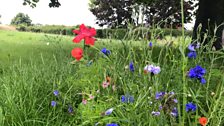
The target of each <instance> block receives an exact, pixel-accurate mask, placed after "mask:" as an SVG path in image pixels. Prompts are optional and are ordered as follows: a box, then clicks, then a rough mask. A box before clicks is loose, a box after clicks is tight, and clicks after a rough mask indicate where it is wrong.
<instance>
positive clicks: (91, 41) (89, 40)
mask: <svg viewBox="0 0 224 126" xmlns="http://www.w3.org/2000/svg"><path fill="white" fill-rule="evenodd" d="M94 42H95V38H93V37H85V44H86V45H94Z"/></svg>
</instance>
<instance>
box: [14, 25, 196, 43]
mask: <svg viewBox="0 0 224 126" xmlns="http://www.w3.org/2000/svg"><path fill="white" fill-rule="evenodd" d="M77 27H78V26H74V27H71V26H64V25H33V26H28V27H27V26H24V25H20V26H18V27H17V30H18V31H27V32H37V33H47V34H60V35H70V36H71V35H74V33H73V32H72V31H73V30H74V29H76V28H77ZM96 31H97V35H96V37H97V38H111V39H125V40H128V39H129V40H130V39H134V40H140V39H145V40H149V39H150V38H151V37H153V36H154V37H157V38H162V36H168V35H171V36H174V37H177V36H181V34H182V33H181V30H180V29H168V28H164V29H150V28H143V27H138V28H135V29H125V28H119V29H110V28H105V29H97V30H96ZM185 35H186V36H191V35H192V31H187V30H186V31H185Z"/></svg>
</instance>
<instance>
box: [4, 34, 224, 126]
mask: <svg viewBox="0 0 224 126" xmlns="http://www.w3.org/2000/svg"><path fill="white" fill-rule="evenodd" d="M72 39H73V37H67V36H56V35H45V34H34V33H27V32H15V31H2V30H0V92H1V95H0V125H4V126H11V125H16V126H17V125H18V126H30V125H34V126H39V125H40V126H42V125H44V126H45V125H49V126H61V125H63V126H69V125H74V126H77V125H86V126H92V125H94V124H95V123H97V122H99V125H98V126H101V125H102V126H104V125H105V124H108V123H112V122H114V123H118V124H119V126H147V125H150V126H169V125H172V126H175V125H176V126H179V125H182V126H183V125H186V126H196V125H200V124H199V123H198V119H199V117H201V116H205V117H207V118H209V125H211V126H214V125H215V126H218V125H220V126H222V125H224V123H223V122H224V116H223V115H224V104H223V103H224V99H223V93H224V85H223V84H224V77H223V71H224V70H223V62H222V59H223V53H221V52H211V51H208V52H203V51H201V50H198V51H197V52H198V56H197V58H196V59H188V58H186V57H184V56H183V55H185V53H186V50H185V47H183V48H182V47H181V46H180V44H179V43H181V42H182V41H181V38H173V37H170V36H167V37H166V39H163V40H156V39H152V41H153V48H149V47H148V41H146V40H142V41H131V40H130V41H123V40H109V39H98V41H97V42H96V45H95V46H94V47H90V48H86V49H85V52H84V58H83V59H82V60H81V61H80V62H75V61H74V59H73V58H72V57H71V55H70V51H71V50H72V49H73V48H74V47H77V46H78V47H82V46H83V44H82V43H80V44H74V43H72ZM171 41H173V43H174V44H171V43H170V42H171ZM189 42H190V38H187V39H186V45H187V44H188V43H189ZM48 43H49V44H48ZM103 47H106V48H108V49H110V50H111V55H110V56H109V57H106V56H104V55H103V54H102V53H100V50H101V48H103ZM218 53H221V54H218ZM89 61H93V62H92V64H91V65H89ZM131 61H133V63H134V68H135V71H134V72H130V70H129V69H128V67H127V66H128V65H129V63H130V62H131ZM147 64H155V65H158V66H160V67H161V73H159V74H158V75H155V76H152V77H151V76H150V75H147V74H144V72H143V68H144V67H145V65H147ZM196 65H201V66H203V68H206V70H207V72H206V74H205V78H206V80H207V83H206V84H205V85H202V84H200V82H199V81H197V80H194V79H190V78H188V77H187V76H186V75H187V72H188V71H189V69H190V68H191V67H195V66H196ZM183 66H184V67H183ZM106 76H110V77H111V83H110V86H109V87H108V88H106V89H103V88H102V86H101V85H102V82H103V81H105V78H106ZM183 77H186V80H183ZM183 84H185V85H186V90H184V89H183ZM112 86H115V87H116V90H115V91H114V90H112ZM54 90H58V91H59V96H58V97H56V96H54V95H53V91H54ZM158 91H165V92H171V91H173V92H175V96H174V97H175V98H177V99H178V104H176V105H175V104H172V105H173V106H176V107H177V108H178V111H179V112H178V113H179V115H178V118H174V117H171V116H170V115H169V113H168V112H167V111H166V110H165V109H164V110H161V115H160V116H153V115H152V114H151V112H152V111H159V109H158V108H159V106H160V105H166V102H165V101H166V100H168V99H167V98H165V99H164V100H162V101H158V100H155V93H156V92H158ZM89 94H92V95H94V96H95V98H94V100H88V102H87V104H86V105H83V104H82V99H88V95H89ZM125 94H129V95H132V96H134V103H127V104H126V103H121V102H120V97H121V95H125ZM184 98H185V99H186V100H187V103H188V102H193V103H195V104H197V110H196V112H185V110H184V106H185V104H184V101H183V99H184ZM52 100H54V101H56V102H57V105H56V107H52V106H51V101H52ZM68 106H72V107H73V110H74V112H73V113H72V114H69V113H68V110H67V109H68ZM109 108H114V109H115V110H114V111H113V112H112V114H111V115H109V116H102V115H101V114H102V113H103V112H105V111H106V110H107V109H109ZM183 113H185V115H186V116H185V118H184V119H183V118H182V117H183V116H182V115H183Z"/></svg>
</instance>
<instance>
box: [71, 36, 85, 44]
mask: <svg viewBox="0 0 224 126" xmlns="http://www.w3.org/2000/svg"><path fill="white" fill-rule="evenodd" d="M84 37H85V36H84V35H77V36H76V37H75V38H74V39H73V42H75V43H79V42H80V41H81V40H82V39H83V38H84Z"/></svg>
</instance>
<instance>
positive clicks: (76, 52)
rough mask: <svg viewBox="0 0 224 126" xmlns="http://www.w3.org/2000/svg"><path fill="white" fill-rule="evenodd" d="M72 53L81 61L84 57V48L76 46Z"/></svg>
mask: <svg viewBox="0 0 224 126" xmlns="http://www.w3.org/2000/svg"><path fill="white" fill-rule="evenodd" d="M71 54H72V56H73V57H74V58H75V59H76V60H78V61H79V60H80V59H81V58H82V57H83V50H82V48H74V49H73V50H72V52H71Z"/></svg>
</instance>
